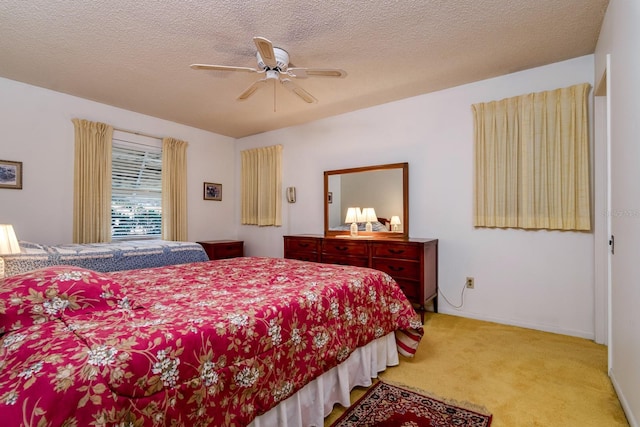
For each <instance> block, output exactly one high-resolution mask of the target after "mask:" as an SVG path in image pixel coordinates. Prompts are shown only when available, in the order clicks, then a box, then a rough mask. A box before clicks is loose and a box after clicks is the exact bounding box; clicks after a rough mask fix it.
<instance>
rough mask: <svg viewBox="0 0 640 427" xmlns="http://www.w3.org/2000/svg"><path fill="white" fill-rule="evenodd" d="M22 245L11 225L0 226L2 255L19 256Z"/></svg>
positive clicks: (0, 250) (0, 252)
mask: <svg viewBox="0 0 640 427" xmlns="http://www.w3.org/2000/svg"><path fill="white" fill-rule="evenodd" d="M19 253H20V245H19V244H18V239H17V238H16V232H15V231H13V226H12V225H10V224H0V255H10V254H19Z"/></svg>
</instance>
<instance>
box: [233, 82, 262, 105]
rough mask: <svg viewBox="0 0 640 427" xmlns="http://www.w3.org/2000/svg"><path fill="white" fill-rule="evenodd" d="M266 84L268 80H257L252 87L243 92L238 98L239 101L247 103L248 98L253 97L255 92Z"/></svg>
mask: <svg viewBox="0 0 640 427" xmlns="http://www.w3.org/2000/svg"><path fill="white" fill-rule="evenodd" d="M266 82H267V79H260V80H256V81H255V82H253V83H252V84H251V86H249V87H248V88H246V89H245V90H244V92H242V93H241V94H240V95H239V96H238V101H245V100H246V99H247V98H249V97H250V96H251V95H253V94H254V92H255V91H257V90H258V89H260V88H261V87H262V86H263V85H264V84H265V83H266Z"/></svg>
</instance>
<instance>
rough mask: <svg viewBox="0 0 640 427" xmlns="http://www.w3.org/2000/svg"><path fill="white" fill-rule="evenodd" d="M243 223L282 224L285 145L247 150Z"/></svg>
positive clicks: (244, 161)
mask: <svg viewBox="0 0 640 427" xmlns="http://www.w3.org/2000/svg"><path fill="white" fill-rule="evenodd" d="M240 154H241V159H242V172H241V175H242V184H241V186H242V224H251V225H258V226H269V225H275V226H281V225H282V208H281V206H282V167H281V163H282V145H273V146H270V147H261V148H254V149H251V150H244V151H242V152H241V153H240Z"/></svg>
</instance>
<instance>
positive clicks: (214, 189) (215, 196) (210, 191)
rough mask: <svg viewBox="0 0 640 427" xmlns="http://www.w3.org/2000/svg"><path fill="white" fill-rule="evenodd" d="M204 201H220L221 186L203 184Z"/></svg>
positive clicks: (208, 183) (209, 183)
mask: <svg viewBox="0 0 640 427" xmlns="http://www.w3.org/2000/svg"><path fill="white" fill-rule="evenodd" d="M204 200H218V201H220V200H222V184H214V183H213V182H205V183H204Z"/></svg>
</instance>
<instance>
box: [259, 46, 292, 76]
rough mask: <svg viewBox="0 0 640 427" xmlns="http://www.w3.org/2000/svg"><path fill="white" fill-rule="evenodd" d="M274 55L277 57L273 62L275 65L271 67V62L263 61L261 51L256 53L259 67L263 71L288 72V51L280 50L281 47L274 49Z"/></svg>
mask: <svg viewBox="0 0 640 427" xmlns="http://www.w3.org/2000/svg"><path fill="white" fill-rule="evenodd" d="M273 53H274V55H275V61H274V62H273V64H275V65H274V66H271V65H269V61H265V60H264V59H263V56H262V54H261V53H260V51H258V52H256V59H257V60H258V67H260V68H262V69H263V70H270V69H271V70H273V69H277V70H280V71H283V72H284V71H287V67H289V54H288V53H287V51H286V50H284V49H280V48H279V47H274V48H273Z"/></svg>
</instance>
